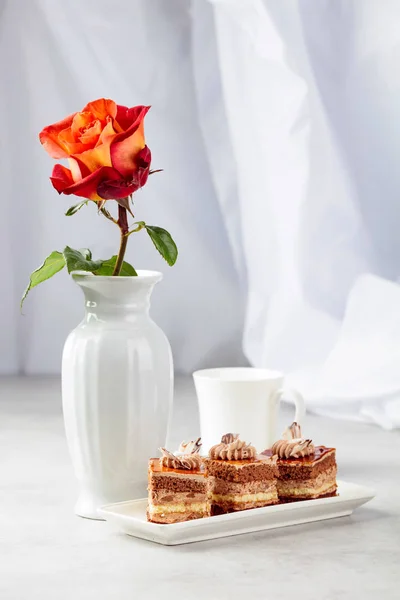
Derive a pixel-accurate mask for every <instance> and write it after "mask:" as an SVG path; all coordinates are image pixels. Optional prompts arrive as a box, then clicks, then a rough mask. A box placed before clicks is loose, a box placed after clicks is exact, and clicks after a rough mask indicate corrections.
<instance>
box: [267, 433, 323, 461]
mask: <svg viewBox="0 0 400 600" xmlns="http://www.w3.org/2000/svg"><path fill="white" fill-rule="evenodd" d="M271 450H272V454H276V455H277V456H278V457H279V458H301V457H303V456H309V455H310V454H314V450H315V447H314V444H313V443H312V440H305V439H302V438H297V439H292V440H278V441H277V442H275V444H273V445H272V448H271Z"/></svg>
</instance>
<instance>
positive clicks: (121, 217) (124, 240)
mask: <svg viewBox="0 0 400 600" xmlns="http://www.w3.org/2000/svg"><path fill="white" fill-rule="evenodd" d="M118 227H119V228H120V230H121V242H120V246H119V252H118V257H117V262H116V263H115V267H114V271H113V275H115V276H116V275H119V274H120V272H121V269H122V263H123V262H124V256H125V251H126V246H127V244H128V236H127V235H126V234H127V233H128V230H129V226H128V216H127V213H126V208H124V207H123V206H121V205H120V204H118Z"/></svg>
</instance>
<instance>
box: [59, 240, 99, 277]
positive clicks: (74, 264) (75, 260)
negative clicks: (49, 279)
mask: <svg viewBox="0 0 400 600" xmlns="http://www.w3.org/2000/svg"><path fill="white" fill-rule="evenodd" d="M63 254H64V258H65V262H66V265H67V269H68V273H71V272H72V271H89V272H91V273H93V272H94V271H97V269H100V267H101V265H102V263H103V261H102V260H91V258H88V256H89V255H90V257H91V252H90V250H87V249H83V250H74V249H73V248H70V247H69V246H66V247H65V248H64V251H63Z"/></svg>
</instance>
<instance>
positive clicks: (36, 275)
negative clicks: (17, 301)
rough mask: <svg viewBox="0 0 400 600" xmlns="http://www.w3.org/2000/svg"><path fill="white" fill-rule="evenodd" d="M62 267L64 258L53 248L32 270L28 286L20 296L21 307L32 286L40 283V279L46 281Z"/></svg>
mask: <svg viewBox="0 0 400 600" xmlns="http://www.w3.org/2000/svg"><path fill="white" fill-rule="evenodd" d="M64 267H65V258H64V255H63V254H62V252H57V250H54V252H52V253H51V254H49V256H48V257H47V258H46V259H45V261H44V263H43V264H42V265H40V267H39V268H38V269H36V271H33V273H32V275H31V276H30V278H29V284H28V287H27V288H26V290H25V292H24V294H23V296H22V298H21V309H22V305H23V303H24V300H25V298H26V297H27V295H28V292H29V291H30V290H31V289H32V288H33V287H35V286H37V285H39V283H42V281H46V279H50V277H53V275H55V274H56V273H58V271H61V269H63V268H64Z"/></svg>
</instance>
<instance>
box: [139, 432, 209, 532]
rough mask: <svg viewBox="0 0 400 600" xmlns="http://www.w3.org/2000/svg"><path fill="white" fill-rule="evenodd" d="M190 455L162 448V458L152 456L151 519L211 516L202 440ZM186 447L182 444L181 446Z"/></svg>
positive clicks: (174, 519) (187, 518)
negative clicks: (201, 455)
mask: <svg viewBox="0 0 400 600" xmlns="http://www.w3.org/2000/svg"><path fill="white" fill-rule="evenodd" d="M191 444H192V445H190V446H189V449H190V450H191V451H192V452H191V453H190V454H185V453H183V454H181V455H179V456H176V455H175V454H172V453H171V452H168V450H166V449H165V448H161V449H160V450H161V452H162V457H161V458H151V459H150V460H149V470H148V483H149V485H148V506H147V520H148V521H151V522H152V523H179V522H181V521H190V520H192V519H200V518H201V517H208V516H210V508H209V500H208V493H207V491H208V486H207V480H206V477H205V471H204V466H203V460H202V458H201V457H200V456H199V454H198V450H199V448H200V445H201V444H199V440H197V443H196V442H192V443H191ZM181 447H182V446H181Z"/></svg>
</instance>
